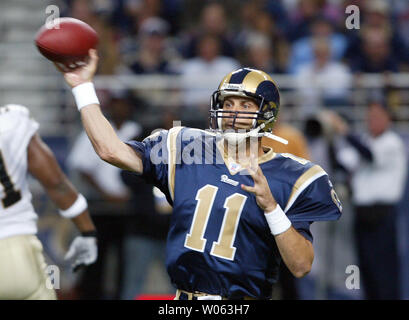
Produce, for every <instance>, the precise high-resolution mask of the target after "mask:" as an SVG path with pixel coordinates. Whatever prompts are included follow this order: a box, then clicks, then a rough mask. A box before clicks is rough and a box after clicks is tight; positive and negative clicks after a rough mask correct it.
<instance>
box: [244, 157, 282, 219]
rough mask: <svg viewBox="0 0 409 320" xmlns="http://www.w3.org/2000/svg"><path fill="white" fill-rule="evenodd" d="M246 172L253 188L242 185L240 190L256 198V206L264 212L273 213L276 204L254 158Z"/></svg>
mask: <svg viewBox="0 0 409 320" xmlns="http://www.w3.org/2000/svg"><path fill="white" fill-rule="evenodd" d="M248 171H249V173H250V176H251V177H252V178H253V180H254V186H253V187H251V186H245V185H244V184H242V185H241V188H242V189H243V190H245V191H247V192H250V193H252V194H254V195H255V196H256V201H257V205H258V206H259V207H260V208H261V209H262V210H263V211H264V212H271V211H273V210H274V209H275V208H276V206H277V202H276V200H275V199H274V197H273V195H272V193H271V190H270V187H269V185H268V182H267V179H266V177H265V176H264V174H263V171H262V170H261V168H260V166H259V165H258V163H257V160H256V159H255V158H252V159H251V167H250V168H249V169H248Z"/></svg>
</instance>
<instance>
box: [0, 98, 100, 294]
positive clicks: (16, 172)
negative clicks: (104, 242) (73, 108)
mask: <svg viewBox="0 0 409 320" xmlns="http://www.w3.org/2000/svg"><path fill="white" fill-rule="evenodd" d="M38 127H39V125H38V123H37V122H36V121H34V120H33V119H32V118H31V117H30V114H29V110H28V109H27V108H26V107H24V106H20V105H6V106H3V107H0V300H4V299H7V300H9V299H10V300H22V299H30V300H54V299H56V292H55V290H54V289H53V288H52V287H51V285H50V284H51V282H50V279H48V278H47V274H46V263H45V259H44V256H43V248H42V244H41V243H40V241H39V239H38V238H37V236H36V233H37V223H36V222H37V214H36V212H35V210H34V208H33V205H32V203H31V193H30V190H29V188H28V182H27V172H29V173H30V174H31V175H33V176H34V177H35V178H36V179H37V180H38V181H39V182H40V183H41V184H42V186H43V187H44V189H45V190H46V192H47V194H48V196H49V197H50V198H51V200H52V201H53V202H54V203H55V204H56V206H57V207H58V209H59V212H60V214H61V215H62V216H63V217H65V218H69V219H72V221H73V222H74V224H75V225H76V227H77V228H78V230H79V231H80V232H81V236H78V237H76V238H75V239H74V241H73V242H72V244H71V246H70V248H69V251H68V252H67V255H66V257H65V258H66V259H69V260H70V261H71V263H72V266H73V268H74V270H76V269H78V268H79V267H81V266H84V265H89V264H91V263H93V262H94V261H95V260H96V258H97V243H96V230H95V227H94V224H93V223H92V220H91V218H90V215H89V213H88V209H87V201H86V199H85V198H84V197H83V196H82V195H81V194H79V193H78V192H77V190H76V189H75V187H74V186H73V185H72V184H71V183H70V181H69V180H68V179H67V177H66V176H65V175H64V173H63V172H62V170H61V168H60V167H59V165H58V163H57V161H56V159H55V157H54V155H53V153H52V151H51V150H50V149H49V148H48V147H47V145H46V144H45V143H44V142H43V141H42V139H41V137H40V136H39V134H38V132H37V129H38ZM47 284H48V285H47Z"/></svg>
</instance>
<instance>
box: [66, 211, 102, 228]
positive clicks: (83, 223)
mask: <svg viewBox="0 0 409 320" xmlns="http://www.w3.org/2000/svg"><path fill="white" fill-rule="evenodd" d="M71 221H72V222H73V223H74V224H75V226H76V227H77V229H78V230H79V231H80V232H81V233H86V232H93V231H96V229H95V225H94V223H93V222H92V219H91V216H90V214H89V212H88V210H85V211H84V212H83V213H81V214H80V215H79V216H76V217H74V218H72V219H71Z"/></svg>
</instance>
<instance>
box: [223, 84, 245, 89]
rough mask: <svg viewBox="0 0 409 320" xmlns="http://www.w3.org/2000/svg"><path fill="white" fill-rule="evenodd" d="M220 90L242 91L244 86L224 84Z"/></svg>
mask: <svg viewBox="0 0 409 320" xmlns="http://www.w3.org/2000/svg"><path fill="white" fill-rule="evenodd" d="M220 89H221V90H243V89H244V86H243V85H242V84H236V83H225V84H223V85H222V87H221V88H220Z"/></svg>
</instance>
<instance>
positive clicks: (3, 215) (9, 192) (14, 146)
mask: <svg viewBox="0 0 409 320" xmlns="http://www.w3.org/2000/svg"><path fill="white" fill-rule="evenodd" d="M38 127H39V124H38V123H37V122H36V121H35V120H33V119H31V118H30V112H29V110H28V109H27V108H26V107H23V106H20V105H6V106H3V107H0V239H2V238H6V237H10V236H15V235H21V234H35V233H37V214H36V213H35V211H34V208H33V205H32V203H31V192H30V190H29V188H28V183H27V147H28V145H29V143H30V140H31V138H32V136H33V135H34V133H35V132H36V131H37V129H38Z"/></svg>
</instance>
